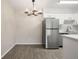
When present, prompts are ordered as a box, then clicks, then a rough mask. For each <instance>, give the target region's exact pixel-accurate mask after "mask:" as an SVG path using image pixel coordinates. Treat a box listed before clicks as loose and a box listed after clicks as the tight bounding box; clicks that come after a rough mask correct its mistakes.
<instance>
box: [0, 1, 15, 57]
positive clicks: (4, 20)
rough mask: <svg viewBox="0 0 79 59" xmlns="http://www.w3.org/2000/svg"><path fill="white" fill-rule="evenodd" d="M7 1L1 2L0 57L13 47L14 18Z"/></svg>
mask: <svg viewBox="0 0 79 59" xmlns="http://www.w3.org/2000/svg"><path fill="white" fill-rule="evenodd" d="M14 15H15V14H14V10H13V9H12V7H11V5H9V2H8V0H2V1H1V56H2V57H3V56H4V55H5V54H6V53H7V52H8V51H9V50H10V49H11V48H12V47H13V46H14V45H15V28H16V26H15V25H16V22H15V16H14Z"/></svg>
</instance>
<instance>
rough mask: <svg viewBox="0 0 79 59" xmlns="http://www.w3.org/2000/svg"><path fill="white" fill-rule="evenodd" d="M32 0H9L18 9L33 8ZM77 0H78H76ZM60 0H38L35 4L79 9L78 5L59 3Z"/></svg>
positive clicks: (42, 6)
mask: <svg viewBox="0 0 79 59" xmlns="http://www.w3.org/2000/svg"><path fill="white" fill-rule="evenodd" d="M31 1H32V0H9V2H10V4H11V5H12V7H13V8H14V9H15V10H17V11H23V10H25V9H26V8H32V2H31ZM65 1H66V0H65ZM67 1H68V0H67ZM70 1H71V0H70ZM75 1H76V0H75ZM58 2H59V0H36V2H35V6H36V7H37V8H38V9H41V8H43V9H45V8H46V9H47V8H48V9H72V10H76V11H77V9H78V5H77V4H75V5H73V4H72V5H67V4H66V5H61V4H57V3H58Z"/></svg>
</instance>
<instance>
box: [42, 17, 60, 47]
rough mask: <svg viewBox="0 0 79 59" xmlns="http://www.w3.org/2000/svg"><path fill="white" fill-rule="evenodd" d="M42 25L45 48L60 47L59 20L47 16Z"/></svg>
mask: <svg viewBox="0 0 79 59" xmlns="http://www.w3.org/2000/svg"><path fill="white" fill-rule="evenodd" d="M42 26H43V27H42V29H43V32H42V33H43V35H42V36H43V37H42V38H43V44H44V46H45V48H59V43H58V39H59V20H58V19H55V18H45V20H44V21H43V24H42Z"/></svg>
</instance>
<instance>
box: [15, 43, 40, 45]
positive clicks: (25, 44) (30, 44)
mask: <svg viewBox="0 0 79 59" xmlns="http://www.w3.org/2000/svg"><path fill="white" fill-rule="evenodd" d="M40 44H42V43H16V45H40Z"/></svg>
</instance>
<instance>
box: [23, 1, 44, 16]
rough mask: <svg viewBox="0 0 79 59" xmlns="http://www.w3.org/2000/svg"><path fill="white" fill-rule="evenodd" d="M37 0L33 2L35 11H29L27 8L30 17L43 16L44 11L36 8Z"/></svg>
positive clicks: (26, 11) (26, 12)
mask: <svg viewBox="0 0 79 59" xmlns="http://www.w3.org/2000/svg"><path fill="white" fill-rule="evenodd" d="M34 2H35V0H32V3H33V10H28V9H27V8H26V10H25V12H24V13H25V14H27V15H28V16H31V15H34V16H38V15H41V14H43V10H40V11H38V10H37V9H36V8H35V4H34Z"/></svg>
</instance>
